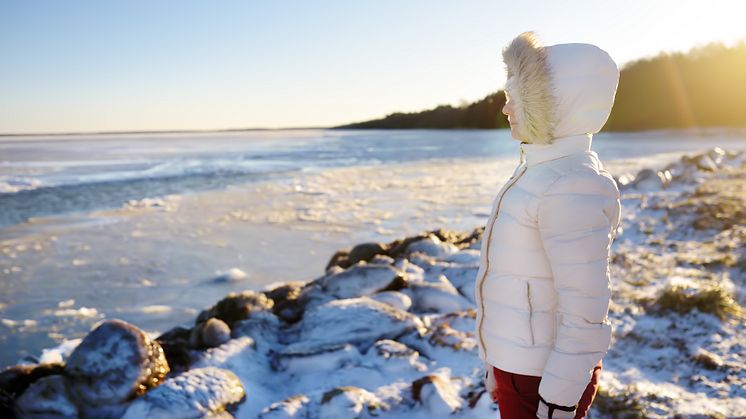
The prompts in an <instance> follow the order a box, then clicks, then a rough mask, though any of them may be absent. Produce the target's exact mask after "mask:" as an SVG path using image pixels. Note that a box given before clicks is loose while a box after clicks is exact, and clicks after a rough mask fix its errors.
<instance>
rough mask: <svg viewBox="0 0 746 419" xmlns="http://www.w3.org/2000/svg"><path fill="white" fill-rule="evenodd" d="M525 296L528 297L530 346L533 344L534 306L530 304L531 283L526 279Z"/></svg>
mask: <svg viewBox="0 0 746 419" xmlns="http://www.w3.org/2000/svg"><path fill="white" fill-rule="evenodd" d="M526 297H527V298H528V330H529V332H531V346H534V324H533V322H532V320H533V316H534V308H533V307H532V306H531V283H530V282H528V281H526Z"/></svg>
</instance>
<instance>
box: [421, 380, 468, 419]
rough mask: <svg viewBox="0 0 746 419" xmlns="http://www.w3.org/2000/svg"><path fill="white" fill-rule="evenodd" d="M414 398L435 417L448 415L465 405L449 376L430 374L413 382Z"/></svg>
mask: <svg viewBox="0 0 746 419" xmlns="http://www.w3.org/2000/svg"><path fill="white" fill-rule="evenodd" d="M412 394H413V397H414V399H415V400H416V401H417V402H419V403H422V406H423V407H424V408H425V409H426V410H427V412H429V413H431V414H433V415H435V417H444V416H448V415H450V414H452V413H454V412H456V411H458V410H460V409H461V408H462V407H463V400H462V399H461V397H460V396H459V395H458V391H457V390H456V389H455V388H454V387H453V385H452V384H451V380H450V377H449V376H443V375H441V374H429V375H426V376H424V377H422V378H420V379H418V380H416V381H414V382H413V383H412Z"/></svg>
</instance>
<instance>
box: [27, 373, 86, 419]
mask: <svg viewBox="0 0 746 419" xmlns="http://www.w3.org/2000/svg"><path fill="white" fill-rule="evenodd" d="M15 407H16V415H17V416H18V417H19V418H44V417H56V418H76V417H78V407H77V406H75V403H73V401H72V400H70V397H69V396H68V394H67V383H66V382H65V379H64V377H63V376H62V375H50V376H47V377H44V378H41V379H39V380H38V381H36V382H35V383H33V384H32V385H31V386H30V387H29V388H28V389H27V390H26V391H24V392H23V394H21V396H20V397H19V398H18V399H16V405H15Z"/></svg>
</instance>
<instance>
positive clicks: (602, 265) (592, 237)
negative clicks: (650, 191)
mask: <svg viewBox="0 0 746 419" xmlns="http://www.w3.org/2000/svg"><path fill="white" fill-rule="evenodd" d="M537 214H538V220H537V221H538V226H539V233H540V235H541V240H542V243H543V245H544V250H545V252H546V255H547V258H548V260H549V263H550V266H551V269H552V275H553V279H554V289H555V291H556V295H557V311H558V324H557V333H556V336H555V340H554V346H553V348H552V351H551V353H550V355H549V358H548V360H547V363H546V365H545V367H544V373H543V374H542V379H541V384H540V386H539V394H540V395H541V397H542V398H543V399H544V400H546V401H547V402H549V403H553V404H557V405H561V406H573V405H576V404H577V403H578V401H579V400H580V397H581V396H582V394H583V391H584V390H585V388H586V386H587V385H588V382H589V381H590V379H591V372H592V370H593V368H594V367H595V366H596V365H597V364H598V362H599V361H600V360H601V358H603V356H604V355H605V354H606V351H607V350H608V349H609V344H610V342H611V325H610V323H609V320H608V317H607V314H608V310H609V301H610V298H611V283H610V272H609V259H610V251H611V243H612V241H613V239H614V235H615V233H616V229H617V227H618V225H619V220H620V215H621V205H620V201H619V189H618V188H617V186H616V182H615V181H614V180H613V179H612V178H611V177H609V176H606V175H603V174H596V173H595V172H577V173H570V174H566V175H563V176H561V177H560V178H559V179H557V180H556V181H555V182H554V183H552V185H551V186H550V187H549V188H548V189H547V191H546V192H545V193H544V194H543V195H542V196H541V197H540V199H539V203H538V213H537Z"/></svg>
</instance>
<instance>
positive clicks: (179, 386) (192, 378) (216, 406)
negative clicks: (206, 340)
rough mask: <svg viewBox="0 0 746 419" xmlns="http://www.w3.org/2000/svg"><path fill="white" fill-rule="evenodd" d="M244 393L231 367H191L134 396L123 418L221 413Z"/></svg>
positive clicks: (173, 416) (243, 396) (201, 415)
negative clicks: (134, 398) (142, 394)
mask: <svg viewBox="0 0 746 419" xmlns="http://www.w3.org/2000/svg"><path fill="white" fill-rule="evenodd" d="M245 397H246V391H245V390H244V387H243V385H242V384H241V381H240V380H239V379H238V377H236V375H235V374H234V373H232V372H231V371H228V370H224V369H219V368H195V369H191V370H189V371H187V372H185V373H183V374H180V375H178V376H176V377H173V378H169V379H167V380H166V381H164V382H163V384H161V385H160V386H158V387H157V388H155V389H153V390H151V391H149V392H147V393H145V395H144V396H142V397H140V398H139V399H137V400H135V401H134V402H133V403H132V404H131V405H130V407H129V408H128V409H127V411H126V413H125V414H124V416H123V419H140V418H201V417H206V416H211V415H214V414H218V413H221V412H223V411H225V410H226V409H227V408H228V407H230V406H232V405H235V404H238V403H240V402H241V401H242V400H243V399H244V398H245Z"/></svg>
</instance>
